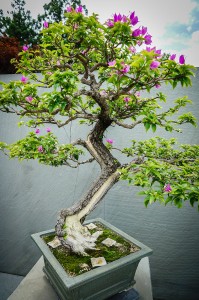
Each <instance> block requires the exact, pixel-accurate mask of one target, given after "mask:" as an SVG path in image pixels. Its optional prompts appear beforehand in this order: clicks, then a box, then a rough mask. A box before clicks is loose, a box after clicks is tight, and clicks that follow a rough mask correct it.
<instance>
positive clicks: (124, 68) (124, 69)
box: [121, 65, 130, 73]
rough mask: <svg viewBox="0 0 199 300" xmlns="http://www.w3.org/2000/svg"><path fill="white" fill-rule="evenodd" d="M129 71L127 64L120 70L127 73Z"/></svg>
mask: <svg viewBox="0 0 199 300" xmlns="http://www.w3.org/2000/svg"><path fill="white" fill-rule="evenodd" d="M129 71H130V66H129V65H124V67H123V69H122V70H121V72H122V73H128V72H129Z"/></svg>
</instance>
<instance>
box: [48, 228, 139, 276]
mask: <svg viewBox="0 0 199 300" xmlns="http://www.w3.org/2000/svg"><path fill="white" fill-rule="evenodd" d="M95 225H96V226H97V228H95V229H93V230H90V232H91V233H94V232H95V231H98V230H102V231H103V234H102V235H100V236H99V237H98V239H97V241H96V248H98V249H99V250H89V251H87V253H88V255H89V256H80V255H77V254H75V253H69V251H68V250H67V249H66V248H65V247H63V246H59V247H57V248H55V249H53V248H52V247H50V246H49V248H50V250H51V252H52V253H53V254H54V256H55V257H56V259H57V260H58V261H59V263H60V264H61V265H62V267H63V268H64V270H65V271H66V272H67V273H68V275H70V276H77V275H80V274H82V273H85V272H87V271H89V270H91V269H92V266H91V257H104V258H105V260H106V262H107V263H110V262H112V261H115V260H117V259H119V258H121V257H124V256H126V255H128V254H130V253H132V252H136V251H138V250H139V247H138V246H136V245H134V244H132V243H130V242H128V241H127V240H125V239H123V238H122V237H121V236H120V235H118V234H117V233H115V232H113V231H112V230H110V229H107V228H105V227H104V226H103V225H102V224H99V223H96V224H95ZM54 238H55V235H54V234H53V235H52V234H51V235H48V236H44V237H43V240H44V241H45V242H46V244H47V243H49V242H51V241H52V240H53V239H54ZM106 238H111V239H113V240H115V241H116V242H117V243H120V244H122V246H121V247H117V246H111V247H107V246H105V245H103V244H102V243H101V242H102V241H103V240H105V239H106ZM82 264H86V265H88V267H87V268H86V267H84V268H82V267H81V265H82Z"/></svg>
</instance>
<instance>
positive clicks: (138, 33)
mask: <svg viewBox="0 0 199 300" xmlns="http://www.w3.org/2000/svg"><path fill="white" fill-rule="evenodd" d="M141 33H142V31H141V30H140V28H137V29H135V30H134V31H133V32H132V36H134V37H137V36H139V35H140V34H141Z"/></svg>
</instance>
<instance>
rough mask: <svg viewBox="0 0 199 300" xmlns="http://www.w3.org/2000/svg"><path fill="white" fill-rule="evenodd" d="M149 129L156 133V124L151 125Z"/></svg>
mask: <svg viewBox="0 0 199 300" xmlns="http://www.w3.org/2000/svg"><path fill="white" fill-rule="evenodd" d="M151 128H152V130H153V132H155V131H156V124H152V125H151Z"/></svg>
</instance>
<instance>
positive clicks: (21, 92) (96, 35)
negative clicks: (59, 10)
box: [0, 6, 199, 255]
mask: <svg viewBox="0 0 199 300" xmlns="http://www.w3.org/2000/svg"><path fill="white" fill-rule="evenodd" d="M138 23H139V21H138V17H137V16H136V14H135V12H132V13H130V14H129V16H124V15H121V14H114V16H113V17H112V18H110V19H109V20H107V21H106V22H105V24H101V23H100V22H99V20H98V16H97V15H96V14H93V15H92V16H89V17H87V16H85V15H84V13H83V9H82V7H81V6H80V7H78V8H76V9H75V10H74V9H73V8H72V7H67V8H66V13H65V19H64V21H63V22H60V23H53V24H49V23H48V22H47V21H46V22H44V29H43V30H42V32H41V44H40V46H39V48H38V49H35V50H34V49H31V48H29V47H28V46H27V45H24V47H23V51H22V52H21V53H20V57H21V59H20V61H19V62H18V63H17V67H18V72H19V73H21V74H22V77H21V80H16V81H11V82H9V83H3V82H1V85H2V90H1V92H0V107H1V111H3V112H6V113H15V114H17V115H19V116H21V117H24V121H23V122H20V124H22V123H23V124H24V125H26V126H28V127H30V128H35V129H34V130H33V131H31V132H30V133H29V134H28V135H27V136H26V137H25V138H24V139H22V140H19V141H17V142H15V143H14V144H12V145H6V144H5V143H1V149H2V151H4V152H5V153H6V154H7V155H9V157H11V158H15V157H17V158H18V159H19V160H22V159H37V160H38V161H39V162H40V163H42V164H46V165H51V166H61V165H62V166H65V167H73V168H75V167H78V166H80V165H82V164H86V163H92V162H93V161H97V163H98V164H99V166H100V169H101V172H100V175H99V177H98V179H96V181H95V182H94V183H93V185H92V186H91V187H90V189H89V190H88V192H87V193H86V195H84V196H83V197H82V199H81V200H80V201H79V202H77V203H76V204H75V205H73V206H72V207H71V208H65V209H63V210H62V211H61V212H60V215H59V217H58V220H57V224H56V226H55V228H56V234H57V236H58V238H59V239H60V241H61V243H62V245H64V246H66V247H67V248H69V249H71V250H72V251H73V252H76V253H80V254H83V255H85V254H86V250H87V249H92V248H94V247H95V241H96V239H97V236H93V235H91V233H90V232H89V230H88V229H87V228H86V227H84V226H83V225H82V223H83V221H84V219H85V217H86V216H87V215H88V214H89V213H90V212H91V211H92V210H93V209H94V208H95V207H96V205H97V204H98V203H99V202H100V201H101V200H102V198H103V197H104V196H105V194H106V193H107V192H108V190H109V189H110V188H111V187H112V186H113V185H114V184H115V183H116V182H117V181H118V180H120V179H122V180H127V181H129V182H130V183H131V184H133V185H136V186H141V187H142V188H143V192H142V194H143V195H145V200H144V202H145V205H146V206H147V205H148V204H151V203H153V202H155V201H156V200H158V201H159V202H161V203H163V204H167V203H168V202H172V203H174V204H175V205H176V206H177V207H181V206H182V204H183V201H185V200H189V201H190V203H191V205H194V203H195V202H198V200H199V185H198V183H199V176H198V174H199V146H197V145H178V144H177V142H176V140H175V139H173V138H171V139H163V138H161V137H157V138H151V139H149V140H146V141H135V140H133V141H131V146H130V147H128V148H127V147H126V148H124V149H119V148H116V147H114V146H115V145H114V143H115V142H114V137H112V136H106V137H107V138H105V132H107V129H108V128H109V127H110V126H115V127H116V126H121V127H123V128H125V129H126V130H127V131H128V130H129V131H131V130H134V128H136V126H137V125H139V124H141V125H143V129H145V130H152V131H153V132H155V131H156V128H157V127H161V128H163V129H165V130H166V131H168V132H171V131H174V130H176V131H178V126H179V125H181V124H184V123H190V124H192V125H194V126H195V125H196V120H195V118H194V117H193V116H192V114H191V113H184V114H182V115H179V113H178V114H177V117H176V118H174V116H173V115H175V113H177V112H178V111H179V110H180V108H182V107H184V106H186V104H187V103H190V102H191V101H190V100H189V99H187V97H181V98H179V99H177V100H175V101H174V103H171V104H170V107H169V106H168V105H167V106H166V109H163V108H162V107H161V105H160V103H161V102H166V96H165V95H164V94H163V93H162V92H160V90H158V88H159V87H160V86H161V85H162V84H163V83H168V84H170V85H171V86H172V87H173V88H175V87H176V86H177V85H178V84H181V85H182V86H189V85H191V79H190V78H191V76H192V75H193V73H192V69H193V67H192V66H190V65H187V64H185V57H184V56H183V55H181V56H179V57H177V56H176V55H175V54H165V53H161V50H158V49H156V47H154V46H152V45H151V44H152V37H151V35H150V34H149V33H148V29H147V27H144V26H140V25H138ZM37 73H40V74H37ZM38 89H39V92H38ZM152 89H153V93H150V92H151V90H152ZM154 91H155V96H154ZM143 92H144V93H143ZM143 95H145V96H143ZM74 120H79V123H80V124H81V125H82V126H86V128H87V129H88V135H87V138H86V139H85V140H84V139H82V138H81V137H80V138H79V139H77V140H75V141H73V142H71V143H69V144H60V143H59V141H58V138H57V137H56V136H55V135H54V134H53V128H52V127H53V126H57V127H58V128H62V127H64V126H68V125H69V124H70V123H71V122H72V121H74ZM49 124H53V126H51V127H50V125H49ZM88 125H90V126H88ZM41 126H46V127H47V129H46V134H44V135H41V132H40V129H39V128H40V127H41ZM129 136H131V135H129ZM113 151H114V153H116V151H119V153H120V157H121V156H122V155H123V156H125V157H126V159H125V163H122V162H121V161H120V160H119V159H118V158H117V157H116V155H115V154H113ZM83 155H86V156H85V158H84V159H82V157H83Z"/></svg>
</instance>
